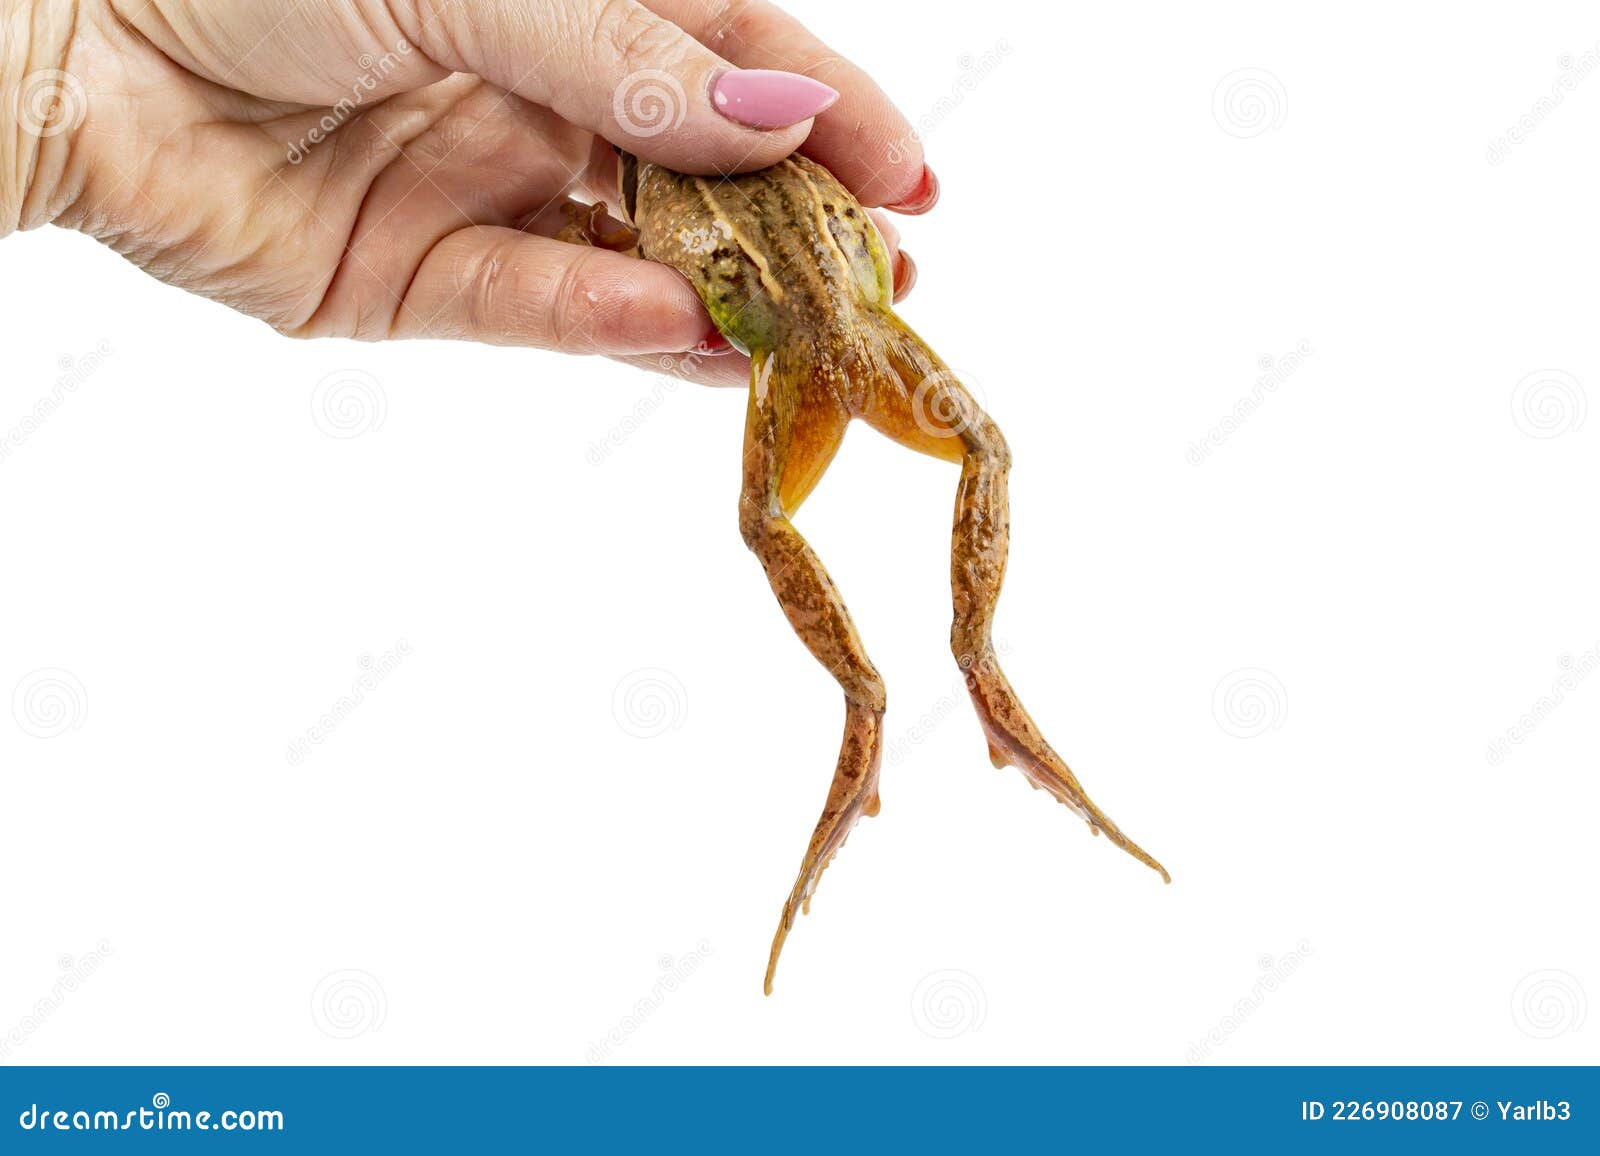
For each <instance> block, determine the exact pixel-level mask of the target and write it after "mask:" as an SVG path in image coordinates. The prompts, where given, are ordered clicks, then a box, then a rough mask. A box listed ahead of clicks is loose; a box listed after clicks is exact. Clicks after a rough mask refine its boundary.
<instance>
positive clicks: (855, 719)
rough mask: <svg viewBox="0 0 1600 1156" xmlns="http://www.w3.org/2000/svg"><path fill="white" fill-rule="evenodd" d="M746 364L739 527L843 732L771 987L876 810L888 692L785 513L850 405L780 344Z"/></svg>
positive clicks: (825, 454) (776, 942) (821, 465)
mask: <svg viewBox="0 0 1600 1156" xmlns="http://www.w3.org/2000/svg"><path fill="white" fill-rule="evenodd" d="M751 370H752V377H751V389H750V399H749V407H748V410H747V413H746V419H745V448H744V487H743V491H742V492H741V494H740V496H739V529H740V533H741V534H742V535H743V537H744V540H745V544H746V545H747V546H749V547H750V550H751V551H752V552H753V553H754V554H755V555H756V557H757V558H758V559H760V561H761V565H762V567H763V568H764V569H765V570H766V573H767V580H768V582H770V583H771V585H772V591H773V593H774V594H776V595H777V598H778V602H779V604H780V605H781V606H782V607H783V612H784V614H785V616H786V617H787V618H788V619H789V623H790V625H791V626H792V627H793V628H794V631H795V633H796V634H798V635H799V636H800V640H801V641H802V642H804V643H805V644H806V646H807V648H809V649H810V651H811V653H812V654H813V655H814V656H815V657H816V659H817V661H819V662H821V663H822V665H823V666H825V667H826V668H827V669H828V672H829V673H830V674H832V675H833V676H834V678H835V679H837V680H838V682H839V685H840V686H841V688H842V689H843V690H844V699H845V722H844V741H843V742H842V744H841V745H840V748H839V761H838V765H837V766H836V767H835V769H834V774H833V783H832V785H831V786H830V787H829V789H828V801H827V804H826V806H825V807H824V808H823V811H822V817H821V818H820V819H818V821H817V825H816V828H815V830H813V832H812V834H811V841H810V843H809V844H808V845H807V847H806V852H805V855H804V857H803V858H802V859H801V862H800V870H799V873H798V874H797V876H796V878H795V882H794V887H793V889H792V890H791V891H790V892H789V897H788V899H787V900H786V901H785V902H784V905H783V914H782V916H781V917H780V919H779V921H778V930H777V933H776V934H775V935H774V936H773V940H772V951H771V954H770V956H769V958H768V961H767V974H766V978H765V981H764V983H763V988H764V990H765V991H766V992H767V994H769V995H770V994H771V993H772V979H773V975H774V973H775V972H776V971H777V967H778V958H779V956H780V955H781V954H782V952H783V945H784V941H785V940H786V939H787V938H788V935H789V932H790V930H791V929H792V928H793V927H794V921H795V918H796V916H797V915H798V914H800V913H802V912H804V911H807V910H809V908H810V902H811V895H812V893H813V892H814V891H815V890H816V887H817V881H818V880H819V879H820V878H821V877H822V873H823V871H824V870H825V869H826V868H827V866H828V863H829V862H830V861H831V860H832V859H833V856H834V855H835V854H836V853H837V852H838V850H839V848H840V847H842V846H843V845H844V841H845V838H846V837H847V836H848V835H849V834H850V830H851V828H853V827H854V826H855V824H856V822H857V820H859V819H860V818H861V816H863V815H876V814H877V813H878V805H879V800H878V769H879V766H880V764H881V762H882V759H883V711H884V704H885V696H884V687H883V680H882V679H881V678H880V677H879V676H878V672H877V670H876V669H874V667H873V665H872V660H871V659H869V658H868V657H867V653H866V650H865V648H864V647H863V646H862V644H861V638H860V636H859V635H858V634H857V633H856V628H855V624H854V623H853V622H852V621H851V619H850V611H849V609H848V608H847V607H846V606H845V604H844V599H843V598H842V597H841V596H840V594H839V590H838V588H837V587H836V586H835V585H834V584H833V579H832V578H830V577H829V576H828V572H827V570H826V569H824V568H823V565H822V562H821V560H820V559H819V558H818V557H817V555H816V553H815V552H814V551H813V550H812V549H811V547H810V545H809V544H808V543H807V542H806V540H805V538H803V537H802V536H801V534H800V531H798V530H796V529H795V528H794V525H793V524H792V523H791V522H790V521H789V515H790V514H792V513H793V512H794V511H795V510H796V509H797V508H798V507H799V505H800V503H801V502H802V501H804V500H805V496H806V494H808V493H809V492H810V490H811V488H812V487H813V486H814V485H815V484H816V482H817V480H818V479H819V478H820V477H821V476H822V472H823V470H825V469H826V468H827V465H828V463H829V461H831V460H832V458H833V455H834V452H835V451H836V450H837V449H838V446H839V442H840V440H841V439H842V437H843V436H844V430H845V426H846V425H847V424H848V422H849V420H850V415H849V414H848V413H847V412H845V410H844V409H843V407H842V405H841V404H840V403H839V402H838V400H837V399H836V398H835V397H834V395H833V394H832V393H830V392H828V391H825V390H815V389H811V388H809V385H810V382H809V380H808V376H807V375H808V370H807V369H806V368H805V367H804V366H803V365H797V364H796V363H795V361H794V360H793V359H791V358H789V357H787V356H786V355H785V354H783V353H782V352H780V353H779V354H777V355H768V354H764V353H757V354H756V355H755V357H754V358H753V359H752V366H751Z"/></svg>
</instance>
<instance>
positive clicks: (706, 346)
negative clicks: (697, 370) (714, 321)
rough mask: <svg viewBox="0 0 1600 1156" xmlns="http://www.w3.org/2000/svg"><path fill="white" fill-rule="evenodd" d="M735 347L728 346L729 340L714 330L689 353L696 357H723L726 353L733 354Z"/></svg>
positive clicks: (719, 331)
mask: <svg viewBox="0 0 1600 1156" xmlns="http://www.w3.org/2000/svg"><path fill="white" fill-rule="evenodd" d="M732 352H733V346H731V345H729V344H728V339H727V338H726V337H724V336H722V331H721V330H719V329H716V328H713V329H712V330H711V332H710V333H708V334H706V335H705V336H704V337H702V338H701V339H700V340H699V341H697V342H695V345H694V348H693V349H690V350H688V353H689V354H690V355H691V356H694V357H721V356H722V355H723V354H724V353H732Z"/></svg>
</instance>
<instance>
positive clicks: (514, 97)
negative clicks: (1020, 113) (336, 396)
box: [0, 0, 937, 364]
mask: <svg viewBox="0 0 1600 1156" xmlns="http://www.w3.org/2000/svg"><path fill="white" fill-rule="evenodd" d="M0 19H3V21H4V23H3V25H0V29H3V31H4V36H5V41H4V44H3V45H0V57H3V59H0V127H3V128H5V129H6V130H7V131H5V132H3V133H0V141H3V142H4V143H0V236H3V235H4V233H5V232H7V231H9V230H10V229H11V228H13V227H15V226H17V225H19V224H20V225H21V226H22V227H30V226H32V225H36V224H41V223H45V222H54V223H56V224H60V225H64V226H68V227H73V228H77V229H81V230H83V231H84V232H87V233H89V234H91V235H93V236H95V237H97V238H99V239H100V240H102V241H104V242H106V243H107V244H109V245H110V246H112V247H113V248H115V249H116V250H117V251H118V252H120V253H122V254H123V255H124V256H126V257H128V258H129V259H130V260H132V261H135V262H136V263H138V264H139V265H140V266H142V267H143V268H144V269H146V270H147V271H149V272H150V273H152V274H154V275H155V276H157V277H159V278H161V279H162V280H165V281H168V282H170V283H172V284H174V285H178V286H181V287H183V288H185V289H189V290H192V291H194V292H197V293H202V294H204V295H206V296H208V297H211V298H214V299H216V300H218V301H222V302H224V303H226V304H228V305H231V306H233V307H234V308H236V309H240V310H242V311H244V312H246V313H249V314H251V315H253V316H255V317H259V318H261V319H262V320H264V321H266V322H268V323H269V324H271V325H273V326H274V327H275V328H277V329H279V330H280V331H282V332H284V333H287V334H291V335H295V336H339V337H355V338H364V339H381V338H388V337H459V338H467V339H471V340H476V341H487V342H497V343H507V344H516V345H529V346H537V347H541V348H547V349H561V350H567V351H572V352H591V353H605V354H611V355H618V356H628V355H641V354H653V355H654V354H661V353H671V352H675V351H686V350H691V349H694V348H696V346H697V345H699V343H701V342H702V341H703V340H704V339H706V338H707V337H708V336H710V335H711V334H712V332H713V330H712V328H711V324H710V321H709V319H708V318H707V317H706V315H705V313H704V312H703V310H702V309H701V307H700V303H699V300H698V299H697V298H696V296H695V294H694V292H693V290H692V289H691V288H690V287H689V285H688V283H687V282H685V281H684V280H683V279H682V278H681V277H679V276H678V275H677V274H676V273H674V272H672V271H671V270H669V269H667V268H665V267H663V266H659V265H655V264H652V263H650V262H646V261H638V260H635V259H633V258H629V257H624V256H620V255H617V254H614V253H610V252H607V251H605V250H603V249H593V248H586V247H581V246H577V245H569V244H565V243H563V242H560V241H557V240H555V239H553V235H554V233H555V232H556V230H557V229H558V228H559V227H560V225H561V224H562V223H563V220H564V215H563V213H562V205H563V204H564V203H565V202H566V201H567V199H568V197H569V194H571V193H573V192H580V193H588V194H589V197H590V198H591V199H607V198H610V199H613V200H614V198H615V181H614V171H615V159H614V154H613V151H612V150H611V148H610V147H609V145H608V144H607V143H606V142H611V143H613V144H617V145H620V146H622V147H624V148H626V149H628V150H629V151H632V152H634V153H636V154H638V155H639V156H641V157H644V158H646V159H649V160H653V161H657V162H660V163H662V164H665V165H668V166H670V167H673V168H676V169H679V170H682V171H687V172H698V173H716V172H738V171H748V170H750V169H755V168H761V167H763V166H765V165H769V164H772V163H775V162H776V161H778V160H780V159H781V158H782V157H784V156H786V155H787V154H789V153H790V152H792V151H794V150H795V149H797V148H803V150H804V151H805V152H806V153H808V154H809V155H810V156H812V157H814V158H815V159H816V160H818V161H820V162H821V163H823V164H825V165H827V166H828V167H829V168H831V169H832V170H833V171H834V173H835V174H836V175H837V176H838V177H839V179H840V180H841V181H843V182H844V183H845V184H846V185H847V186H849V187H850V188H851V189H852V191H853V192H855V193H856V195H857V196H858V197H859V198H860V199H861V201H862V203H863V204H866V205H869V206H875V205H888V206H892V207H898V208H899V209H900V210H901V211H906V212H920V211H925V210H926V209H927V208H929V207H931V205H932V202H933V198H934V196H935V195H936V192H937V185H936V183H935V182H934V180H933V177H932V174H931V172H926V171H925V169H924V166H923V163H922V155H921V149H920V147H919V146H918V144H917V143H916V140H915V138H914V136H913V135H912V133H911V129H910V126H909V125H907V123H906V122H905V120H904V119H903V118H902V117H901V116H900V115H899V114H898V113H897V112H896V111H895V109H894V108H893V106H892V105H890V103H889V102H888V100H887V98H885V97H884V95H883V93H882V92H881V91H880V90H879V89H878V88H877V86H876V85H874V84H873V83H872V81H871V80H870V79H868V78H867V76H866V75H865V74H863V73H862V72H861V71H860V70H859V69H857V68H855V67H854V66H853V65H851V64H849V63H847V62H845V61H843V60H841V59H840V58H839V57H837V56H835V55H833V54H832V53H830V52H829V50H828V49H827V48H826V47H825V46H824V45H822V44H821V43H820V42H818V41H817V40H816V39H815V38H814V37H812V36H811V35H810V34H809V33H807V32H806V31H805V29H804V28H802V27H801V26H800V25H799V24H797V23H796V22H795V21H794V20H793V19H791V18H790V17H789V16H787V15H785V14H784V13H783V12H781V11H779V10H778V9H776V8H774V7H772V6H771V5H769V4H767V3H765V0H642V2H637V0H319V2H312V3H307V2H305V0H0ZM746 69H755V70H781V71H780V72H776V73H774V72H769V71H758V72H750V71H744V70H746ZM792 74H801V75H792ZM835 97H837V103H835ZM13 118H16V119H18V120H20V122H21V123H20V128H21V133H20V134H18V133H14V132H12V131H10V129H11V126H10V125H8V124H6V123H5V122H6V121H8V120H11V119H13ZM14 139H15V140H20V141H21V147H20V150H16V151H15V152H14V153H13V155H8V153H9V152H12V150H10V149H9V148H8V147H7V146H9V145H11V143H12V141H13V140H14ZM884 231H885V233H886V240H888V241H889V242H890V244H891V245H894V243H895V238H894V236H893V230H892V229H888V228H886V229H885V230H884ZM899 267H900V266H899V264H898V262H897V268H899ZM720 360H726V359H720ZM651 361H652V364H654V363H655V358H652V359H651Z"/></svg>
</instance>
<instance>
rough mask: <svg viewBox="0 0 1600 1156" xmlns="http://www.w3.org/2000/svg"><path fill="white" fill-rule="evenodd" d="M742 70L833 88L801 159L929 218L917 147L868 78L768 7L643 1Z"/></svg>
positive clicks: (702, 0)
mask: <svg viewBox="0 0 1600 1156" xmlns="http://www.w3.org/2000/svg"><path fill="white" fill-rule="evenodd" d="M641 2H642V3H643V4H644V6H645V7H646V8H649V9H650V10H651V11H652V12H655V13H656V14H657V15H658V16H662V17H664V18H666V19H668V20H671V21H672V22H673V23H674V24H676V25H678V27H680V28H682V29H683V30H684V31H685V32H687V33H689V35H691V36H693V37H694V38H695V39H696V40H698V41H700V43H702V44H704V45H705V46H706V47H707V48H709V49H711V50H712V51H713V52H715V53H717V54H718V55H719V56H721V57H722V58H723V59H725V60H728V61H731V62H732V63H734V64H736V65H738V66H739V67H740V68H772V69H779V70H782V71H784V72H798V73H800V74H801V75H802V76H809V77H811V78H812V79H814V80H820V81H822V82H823V83H824V84H826V85H829V86H830V87H832V88H834V89H837V90H838V92H839V99H838V101H837V102H836V103H835V104H834V105H833V107H831V108H829V109H828V110H827V111H826V112H823V113H821V114H820V115H819V116H818V117H817V118H816V121H815V123H814V124H813V126H812V129H811V136H810V137H809V138H807V140H806V143H805V144H804V145H803V146H802V148H801V150H800V151H801V152H803V153H805V154H806V155H807V156H809V157H811V158H812V159H814V160H816V161H817V162H818V163H820V164H823V165H826V166H827V167H828V168H829V169H830V170H831V171H832V172H833V175H834V176H836V177H838V178H839V180H841V181H842V182H844V185H845V187H846V188H848V189H849V190H850V191H851V192H852V193H854V194H855V195H856V198H857V199H858V200H860V201H861V203H862V204H864V205H869V206H885V207H889V208H896V209H899V210H900V211H902V212H926V211H927V210H928V209H930V208H932V207H933V201H934V198H935V197H936V196H937V193H938V183H937V182H936V181H935V180H934V178H933V174H932V173H931V172H925V171H924V170H925V168H926V166H925V165H924V163H923V157H922V143H921V142H920V141H918V140H917V138H916V135H915V134H914V133H913V132H912V130H911V125H910V124H909V123H908V122H907V121H906V118H905V117H903V116H901V115H900V111H899V110H898V109H897V108H895V106H894V105H893V104H892V103H891V102H890V100H889V98H888V97H887V96H885V95H884V93H883V90H882V89H881V88H879V87H878V86H877V85H876V84H875V83H873V80H872V78H871V77H869V76H868V75H867V74H866V73H865V72H863V71H862V70H861V69H859V68H857V67H856V66H855V65H854V64H851V63H850V62H849V61H848V60H846V59H844V57H842V56H840V55H839V54H838V53H837V52H834V51H833V50H832V49H831V48H829V47H828V46H827V45H826V44H824V43H823V42H822V41H820V40H818V39H817V38H816V37H815V36H813V35H812V34H811V33H810V32H809V31H808V30H807V29H806V28H805V26H804V25H802V24H801V23H800V22H799V21H798V20H796V19H795V18H794V17H792V16H790V15H789V14H788V13H787V12H784V11H783V10H782V9H780V8H778V7H776V6H774V5H772V4H769V3H767V0H641Z"/></svg>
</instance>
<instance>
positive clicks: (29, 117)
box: [0, 0, 88, 237]
mask: <svg viewBox="0 0 1600 1156" xmlns="http://www.w3.org/2000/svg"><path fill="white" fill-rule="evenodd" d="M77 16H78V0H0V237H4V236H5V235H6V234H8V233H11V232H13V231H15V230H17V229H32V228H36V227H37V226H39V225H44V224H48V223H49V222H50V221H52V220H54V219H55V218H56V216H58V215H59V214H60V212H61V210H62V208H63V205H62V203H61V190H62V188H63V186H64V184H65V181H64V176H65V174H66V172H67V165H68V161H69V159H70V157H71V153H72V141H73V138H74V136H75V135H76V132H77V129H78V127H79V125H81V124H82V122H83V118H84V114H85V111H86V107H85V106H86V103H87V99H88V98H87V95H86V93H85V90H84V87H83V84H82V81H81V80H80V79H79V78H78V77H75V76H73V75H72V74H71V73H70V72H68V71H67V57H68V52H69V50H70V49H71V46H72V35H73V31H74V28H75V26H76V23H77Z"/></svg>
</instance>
